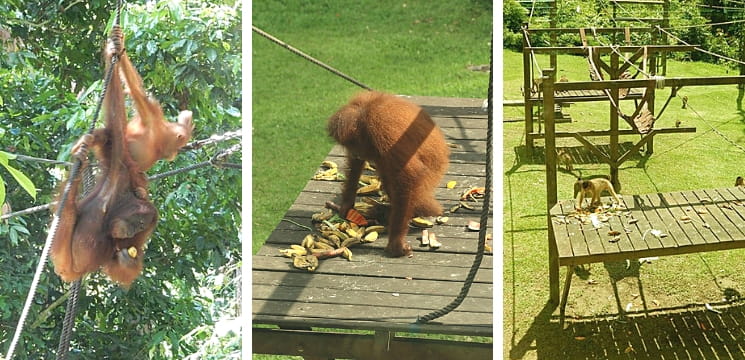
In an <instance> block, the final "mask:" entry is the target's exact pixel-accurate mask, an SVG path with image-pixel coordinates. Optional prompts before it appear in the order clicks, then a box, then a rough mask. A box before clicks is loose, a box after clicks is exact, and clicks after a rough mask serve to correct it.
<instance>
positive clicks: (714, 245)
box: [550, 187, 745, 322]
mask: <svg viewBox="0 0 745 360" xmlns="http://www.w3.org/2000/svg"><path fill="white" fill-rule="evenodd" d="M621 197H622V199H623V203H624V205H625V207H626V210H621V211H619V212H617V214H616V215H613V216H610V218H609V219H608V221H607V222H602V226H601V227H600V228H595V226H593V225H592V224H591V223H586V224H583V223H582V222H581V221H579V220H578V219H576V218H574V217H571V216H567V215H569V214H571V213H573V212H574V211H575V210H574V206H575V202H574V200H563V201H560V202H559V203H558V204H556V205H555V206H554V207H553V208H552V209H551V211H550V216H551V219H552V231H551V232H550V236H551V237H552V239H551V241H553V242H554V244H555V246H556V247H555V249H556V258H555V259H552V260H550V262H551V263H552V266H554V267H556V268H558V267H559V266H567V267H568V268H567V278H566V282H565V286H564V292H563V294H562V299H561V301H560V308H561V310H560V313H561V315H560V316H561V321H562V322H563V317H564V309H565V307H566V299H567V296H568V293H569V287H570V284H571V277H572V274H573V273H574V266H576V265H581V264H588V263H593V262H605V261H618V260H624V259H637V258H644V257H653V256H665V255H677V254H688V253H697V252H708V251H717V250H727V249H737V248H745V188H742V187H732V188H722V189H704V190H688V191H676V192H670V193H657V194H646V195H623V196H621ZM603 201H604V203H606V204H608V203H610V198H603ZM689 218H690V219H689ZM562 219H566V220H562ZM631 219H635V220H636V221H634V220H631ZM630 220H631V221H630ZM653 230H659V231H660V232H661V234H662V235H659V236H656V235H655V233H656V232H654V231H653ZM609 231H618V232H619V233H620V239H618V240H617V241H611V240H612V239H613V236H611V235H609ZM558 291H559V284H558V283H553V284H551V293H552V298H555V297H558Z"/></svg>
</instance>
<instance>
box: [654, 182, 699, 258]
mask: <svg viewBox="0 0 745 360" xmlns="http://www.w3.org/2000/svg"><path fill="white" fill-rule="evenodd" d="M650 196H655V197H657V198H658V199H659V200H660V208H659V209H658V210H657V213H658V214H659V216H660V219H661V220H662V222H663V223H664V224H666V225H667V231H668V232H669V235H670V237H671V239H673V240H674V241H675V244H676V246H686V245H691V244H693V243H694V242H693V241H691V238H690V236H689V235H690V234H689V232H687V231H685V228H684V225H683V224H681V223H680V222H679V221H678V219H679V217H676V215H675V214H674V213H673V212H672V211H671V209H670V206H669V204H667V201H666V198H665V197H664V196H662V195H661V194H655V195H650ZM695 235H698V233H695ZM698 242H699V243H704V241H703V239H699V240H698Z"/></svg>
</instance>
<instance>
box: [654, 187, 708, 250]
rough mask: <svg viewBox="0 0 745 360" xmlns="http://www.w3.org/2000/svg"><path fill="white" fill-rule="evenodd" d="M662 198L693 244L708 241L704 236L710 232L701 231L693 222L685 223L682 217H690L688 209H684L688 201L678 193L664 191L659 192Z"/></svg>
mask: <svg viewBox="0 0 745 360" xmlns="http://www.w3.org/2000/svg"><path fill="white" fill-rule="evenodd" d="M661 197H662V199H663V200H664V201H665V203H666V204H667V206H668V210H669V211H670V213H671V214H672V215H673V218H674V219H675V220H676V222H677V223H678V224H679V226H680V227H681V229H683V231H684V232H685V233H686V235H688V239H690V240H691V242H692V243H693V244H697V245H698V244H706V243H708V242H709V241H708V240H707V239H706V236H710V232H709V233H707V232H702V231H700V230H701V229H699V228H698V227H696V226H695V224H694V223H693V222H690V223H686V222H684V221H683V220H681V219H683V218H684V217H686V216H687V217H691V216H690V215H689V214H688V213H689V211H685V209H686V208H687V207H688V206H689V205H688V203H687V202H686V201H685V199H684V198H683V197H682V196H681V195H680V194H679V193H666V194H661Z"/></svg>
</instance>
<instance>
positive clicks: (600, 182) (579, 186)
mask: <svg viewBox="0 0 745 360" xmlns="http://www.w3.org/2000/svg"><path fill="white" fill-rule="evenodd" d="M603 191H608V193H610V195H611V196H612V197H613V199H614V200H615V203H618V204H620V203H621V200H620V199H619V198H618V194H616V191H615V190H613V184H611V182H610V181H609V180H608V179H605V178H595V179H589V180H582V178H577V181H576V182H575V183H574V197H575V198H576V197H577V194H579V199H578V200H577V206H576V208H577V210H581V209H582V202H583V201H584V200H585V196H586V195H587V193H590V195H591V196H592V202H591V203H590V205H593V206H594V205H595V204H600V193H602V192H603Z"/></svg>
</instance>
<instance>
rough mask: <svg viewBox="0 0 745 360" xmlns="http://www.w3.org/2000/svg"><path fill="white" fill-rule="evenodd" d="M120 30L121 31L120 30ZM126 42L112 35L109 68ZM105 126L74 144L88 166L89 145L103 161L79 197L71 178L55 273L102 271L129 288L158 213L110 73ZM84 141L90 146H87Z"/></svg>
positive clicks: (54, 253)
mask: <svg viewBox="0 0 745 360" xmlns="http://www.w3.org/2000/svg"><path fill="white" fill-rule="evenodd" d="M115 31H116V30H115ZM120 50H121V43H120V42H119V41H117V36H116V34H115V35H113V36H112V40H111V41H110V44H109V46H108V47H107V51H106V53H105V59H106V63H107V69H108V68H110V67H112V66H113V67H114V71H116V70H117V68H118V66H119V63H115V64H112V61H111V59H112V56H113V55H114V53H120ZM103 107H104V124H105V125H104V128H101V129H96V130H95V131H94V132H93V133H92V134H87V135H84V136H83V137H82V138H81V139H80V141H78V143H77V144H76V145H75V146H74V147H73V150H72V152H73V156H74V157H76V158H78V159H80V160H81V169H82V168H84V167H85V166H87V155H88V151H87V147H90V148H91V149H92V150H93V152H94V155H95V156H96V158H97V159H98V161H99V163H100V168H101V174H100V175H99V177H98V181H97V184H96V186H95V187H94V189H93V190H92V191H91V192H90V193H89V194H88V195H86V196H85V197H84V198H83V199H82V200H79V201H78V200H77V194H78V187H79V185H80V181H81V177H80V176H76V177H74V178H72V179H70V180H69V181H70V182H71V190H70V192H69V194H68V197H67V199H66V200H65V203H64V204H60V205H59V206H62V207H63V208H62V213H61V215H60V217H59V219H58V230H57V233H56V236H55V241H54V242H53V244H52V248H51V258H52V262H53V263H54V268H55V269H54V270H55V272H56V273H57V274H58V275H59V276H60V277H61V278H62V279H63V280H64V281H74V280H78V279H80V277H82V276H83V275H84V274H86V273H89V272H93V271H96V270H98V269H99V268H102V269H103V272H104V273H106V274H107V275H108V276H109V277H110V278H111V279H112V280H114V281H116V282H117V283H120V284H122V285H123V286H125V287H126V286H129V285H130V284H131V283H132V281H134V279H136V278H137V277H138V276H139V274H140V272H141V271H142V260H143V257H144V246H145V243H146V242H147V240H148V238H149V237H150V234H151V233H152V232H153V230H154V229H155V225H156V223H157V220H158V213H157V210H156V209H155V206H153V204H152V203H151V202H149V201H148V200H147V178H146V177H145V175H144V173H142V172H141V171H140V170H139V167H138V166H137V164H136V163H135V162H134V160H133V159H132V157H131V155H130V153H129V151H128V149H127V147H126V143H125V133H126V127H127V114H126V110H125V107H124V93H123V90H122V83H121V80H120V79H119V77H118V76H111V81H110V83H109V84H108V88H107V89H106V95H105V97H104V100H103ZM83 145H85V146H83Z"/></svg>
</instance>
